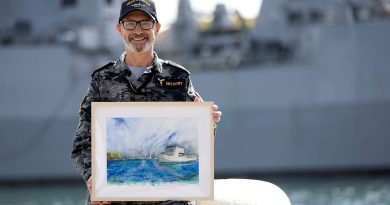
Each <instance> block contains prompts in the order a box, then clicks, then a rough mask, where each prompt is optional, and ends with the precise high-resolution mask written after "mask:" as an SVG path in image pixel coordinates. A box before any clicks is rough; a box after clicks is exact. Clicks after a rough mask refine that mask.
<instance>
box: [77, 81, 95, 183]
mask: <svg viewBox="0 0 390 205" xmlns="http://www.w3.org/2000/svg"><path fill="white" fill-rule="evenodd" d="M95 101H99V92H98V86H97V80H96V77H93V78H92V80H91V83H90V86H89V88H88V92H87V95H86V96H85V97H84V99H83V101H82V102H81V105H80V111H79V125H78V127H77V130H76V136H75V138H74V141H73V150H72V153H71V158H72V160H73V164H74V166H75V167H76V169H77V170H78V171H79V173H80V175H81V176H82V177H83V179H84V180H85V181H88V179H89V177H90V176H91V102H95Z"/></svg>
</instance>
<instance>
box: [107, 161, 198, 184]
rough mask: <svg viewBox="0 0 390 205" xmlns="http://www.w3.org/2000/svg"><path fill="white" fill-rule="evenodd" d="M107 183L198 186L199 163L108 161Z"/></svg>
mask: <svg viewBox="0 0 390 205" xmlns="http://www.w3.org/2000/svg"><path fill="white" fill-rule="evenodd" d="M107 182H108V183H109V184H116V185H168V184H172V185H178V184H198V183H199V163H198V161H193V162H186V163H160V162H159V160H158V159H133V160H108V161H107Z"/></svg>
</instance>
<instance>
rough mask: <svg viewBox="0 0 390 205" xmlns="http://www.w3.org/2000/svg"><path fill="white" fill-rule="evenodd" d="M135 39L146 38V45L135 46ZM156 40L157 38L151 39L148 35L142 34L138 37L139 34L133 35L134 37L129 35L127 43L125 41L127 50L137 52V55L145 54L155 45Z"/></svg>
mask: <svg viewBox="0 0 390 205" xmlns="http://www.w3.org/2000/svg"><path fill="white" fill-rule="evenodd" d="M134 38H136V39H137V38H144V41H145V42H144V43H142V44H135V43H132V42H134V41H135V40H134ZM154 40H155V38H154V37H153V36H152V38H149V36H148V35H146V34H140V35H137V34H133V35H129V36H128V37H127V41H125V46H126V50H130V51H132V52H137V53H143V52H146V51H147V50H148V49H149V48H150V47H152V46H153V43H154Z"/></svg>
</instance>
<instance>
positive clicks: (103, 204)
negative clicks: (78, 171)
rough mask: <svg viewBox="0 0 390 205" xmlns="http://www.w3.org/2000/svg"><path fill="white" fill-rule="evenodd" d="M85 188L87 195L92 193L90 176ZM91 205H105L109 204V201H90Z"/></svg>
mask: <svg viewBox="0 0 390 205" xmlns="http://www.w3.org/2000/svg"><path fill="white" fill-rule="evenodd" d="M87 188H88V192H89V195H91V194H92V177H90V178H89V179H88V181H87ZM91 204H92V205H106V204H111V202H109V201H91Z"/></svg>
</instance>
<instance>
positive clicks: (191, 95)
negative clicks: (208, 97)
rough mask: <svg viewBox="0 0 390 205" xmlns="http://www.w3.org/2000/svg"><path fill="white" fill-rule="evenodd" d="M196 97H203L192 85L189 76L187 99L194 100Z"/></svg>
mask: <svg viewBox="0 0 390 205" xmlns="http://www.w3.org/2000/svg"><path fill="white" fill-rule="evenodd" d="M195 97H199V98H200V99H201V100H202V101H203V99H202V97H201V96H200V95H199V93H197V92H196V91H195V89H194V86H193V85H192V82H191V78H190V77H189V76H188V86H187V95H186V101H194V100H195Z"/></svg>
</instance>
